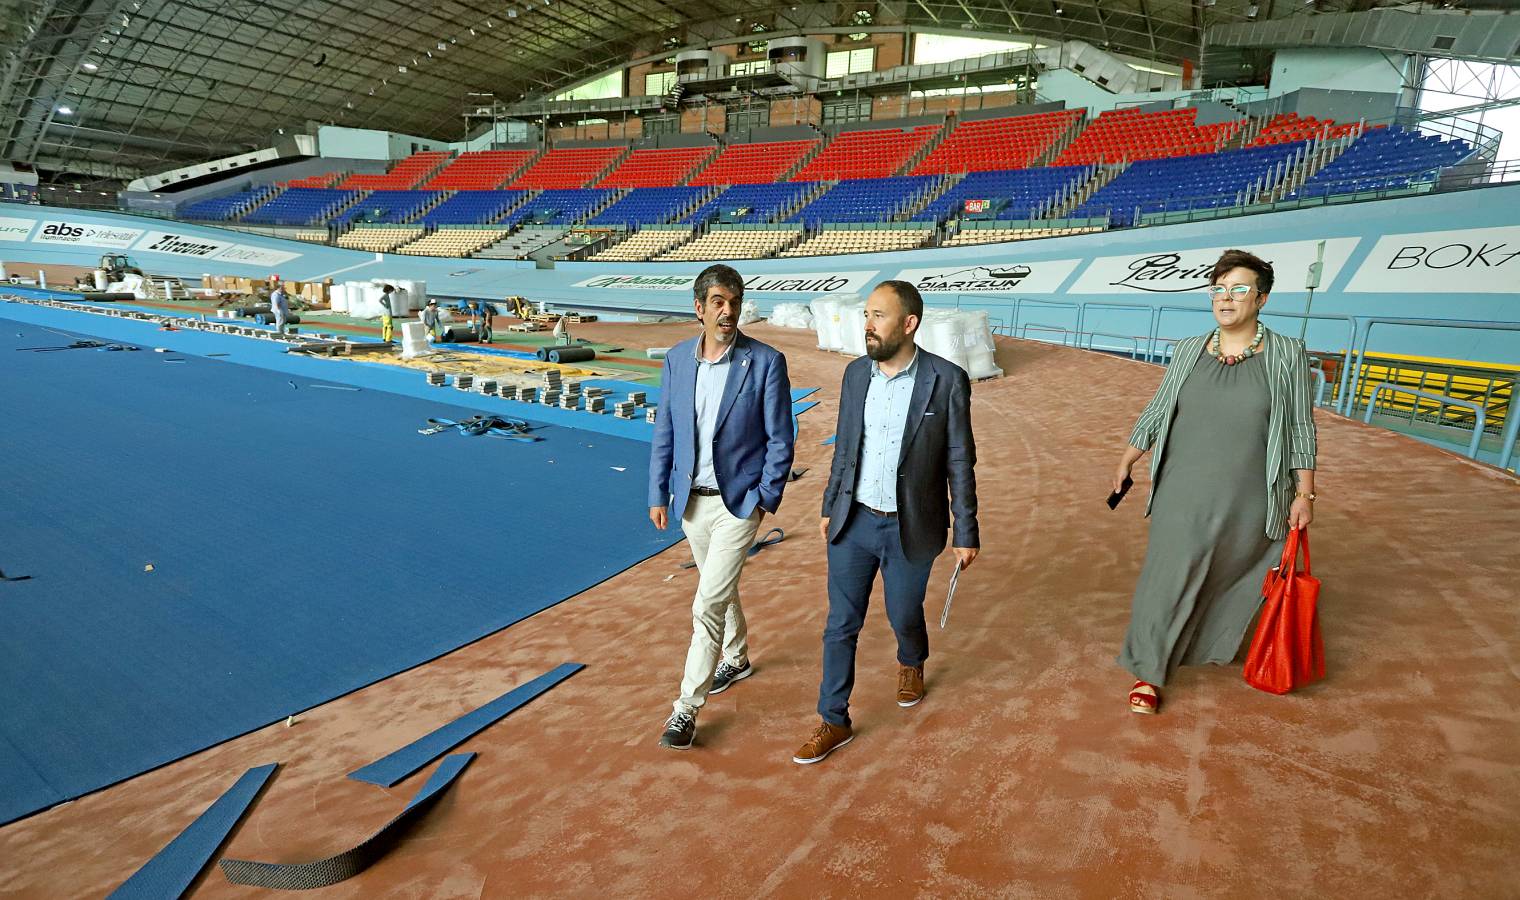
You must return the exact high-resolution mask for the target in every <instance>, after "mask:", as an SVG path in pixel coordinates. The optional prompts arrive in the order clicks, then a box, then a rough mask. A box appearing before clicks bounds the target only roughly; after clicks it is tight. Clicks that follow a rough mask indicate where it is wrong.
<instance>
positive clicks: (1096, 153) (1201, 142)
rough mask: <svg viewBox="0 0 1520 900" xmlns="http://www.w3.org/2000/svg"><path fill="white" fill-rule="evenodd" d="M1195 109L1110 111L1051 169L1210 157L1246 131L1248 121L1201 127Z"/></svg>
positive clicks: (1127, 108) (1083, 134)
mask: <svg viewBox="0 0 1520 900" xmlns="http://www.w3.org/2000/svg"><path fill="white" fill-rule="evenodd" d="M1197 118H1198V109H1197V107H1192V106H1188V107H1183V108H1182V109H1167V110H1161V111H1160V112H1141V111H1140V110H1138V109H1137V108H1135V107H1125V108H1123V109H1111V110H1107V111H1105V112H1103V113H1101V114H1100V115H1099V116H1098V117H1097V118H1096V119H1094V120H1093V121H1092V123H1091V124H1089V125H1088V126H1087V128H1085V129H1083V131H1082V133H1081V134H1079V135H1077V139H1076V140H1075V141H1072V143H1071V146H1069V147H1067V148H1066V149H1065V150H1063V151H1061V154H1060V155H1059V156H1057V157H1056V159H1055V161H1054V162H1053V163H1052V164H1053V165H1057V166H1081V165H1087V164H1089V163H1117V162H1128V161H1131V160H1137V159H1158V158H1161V157H1167V156H1197V155H1198V154H1201V153H1212V152H1214V151H1216V150H1218V149H1219V148H1221V147H1223V146H1224V144H1225V143H1226V142H1227V141H1229V139H1230V138H1232V137H1234V135H1235V133H1236V132H1238V131H1240V129H1241V128H1242V127H1244V126H1245V123H1246V120H1245V119H1244V118H1241V119H1238V120H1235V121H1231V122H1220V123H1218V124H1216V125H1198V124H1196V120H1197Z"/></svg>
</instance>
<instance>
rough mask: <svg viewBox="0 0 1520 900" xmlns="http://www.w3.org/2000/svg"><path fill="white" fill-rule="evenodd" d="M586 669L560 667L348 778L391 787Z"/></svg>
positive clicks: (571, 664) (572, 665)
mask: <svg viewBox="0 0 1520 900" xmlns="http://www.w3.org/2000/svg"><path fill="white" fill-rule="evenodd" d="M584 668H586V666H585V665H584V664H583V663H565V664H563V665H560V666H556V667H555V668H553V669H550V670H549V671H547V672H545V673H544V674H542V675H540V676H538V677H537V678H535V679H533V680H532V681H530V682H528V683H527V684H523V685H520V686H518V687H515V688H513V689H512V690H510V691H507V692H506V693H505V694H502V695H501V696H500V697H497V698H496V699H495V700H492V701H491V702H490V703H487V704H486V705H485V706H482V707H480V708H479V709H476V710H473V711H472V712H468V713H465V714H464V715H463V716H460V717H459V718H457V719H455V720H454V721H452V722H450V723H449V724H447V725H445V726H443V727H442V728H439V729H437V730H435V731H432V732H430V733H428V734H425V735H423V736H422V737H420V738H418V739H417V740H415V741H412V742H411V743H410V744H407V745H406V746H405V747H402V748H401V749H399V750H397V751H395V752H393V753H391V754H389V755H387V756H384V757H382V758H380V759H377V760H375V761H374V762H372V763H370V764H369V765H367V766H365V767H364V768H362V769H355V770H354V771H352V772H349V773H348V777H349V778H352V779H354V780H356V781H366V782H369V783H370V784H378V785H380V786H381V787H391V786H393V785H394V784H396V783H397V782H398V781H401V780H402V779H403V778H406V777H407V776H408V775H410V774H412V773H413V772H415V771H417V770H418V769H420V768H422V767H423V766H425V765H427V764H428V763H430V762H432V761H433V760H435V759H437V758H438V757H440V756H442V755H443V754H445V753H447V752H449V751H450V750H452V749H454V748H455V747H457V746H459V745H460V744H462V743H464V742H465V741H467V740H469V739H470V738H471V737H473V736H474V735H475V734H476V733H478V732H480V731H482V730H483V729H485V728H486V727H487V726H489V725H491V724H493V723H495V722H497V721H498V720H500V719H502V718H505V717H506V716H507V715H508V714H509V713H511V712H512V711H513V710H516V709H517V708H518V707H521V706H523V705H525V704H527V703H528V701H530V700H532V699H534V698H535V697H537V696H538V695H540V694H542V693H544V692H545V691H547V690H549V688H552V687H554V686H555V685H556V684H559V683H560V682H561V681H564V680H565V679H566V678H569V677H570V676H571V675H574V674H575V673H576V672H579V671H580V670H581V669H584Z"/></svg>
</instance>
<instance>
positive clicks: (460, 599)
mask: <svg viewBox="0 0 1520 900" xmlns="http://www.w3.org/2000/svg"><path fill="white" fill-rule="evenodd" d="M76 336H78V335H58V334H54V333H50V332H48V331H45V330H44V329H42V328H39V327H36V326H32V325H22V324H17V323H16V322H14V321H10V320H5V319H0V458H3V459H4V460H5V464H6V473H5V486H4V490H3V495H4V507H5V508H4V515H0V571H4V572H5V573H6V574H7V575H8V576H22V575H30V576H32V577H31V579H30V580H27V581H17V582H11V581H6V582H0V698H4V699H3V712H0V824H4V823H5V822H9V821H11V820H14V819H17V818H19V817H21V816H25V815H27V814H29V813H32V812H35V811H37V810H39V809H44V808H46V807H48V806H51V805H53V804H56V803H59V802H62V801H64V800H69V799H72V798H74V797H78V796H80V795H81V794H85V793H87V792H89V791H92V790H96V789H98V788H101V787H105V786H106V785H109V784H112V783H114V782H117V781H120V780H122V779H125V778H130V777H131V776H133V775H136V774H138V773H141V772H145V771H147V770H149V769H152V768H155V767H157V766H161V765H163V764H165V763H168V762H171V761H173V760H176V759H179V758H181V757H183V756H186V755H188V754H190V753H194V752H196V751H197V750H201V749H204V748H206V747H209V746H212V745H214V744H217V743H219V742H221V741H225V740H227V739H229V738H232V737H235V736H237V735H239V734H243V733H246V732H248V731H251V730H254V729H257V728H260V727H263V726H265V725H268V724H271V723H274V722H278V721H280V720H282V719H284V718H285V717H286V716H288V715H291V714H293V713H298V712H300V711H302V710H305V709H309V708H311V707H313V706H316V705H318V704H321V703H324V702H326V701H328V700H331V699H333V698H335V697H338V696H341V695H343V694H345V693H348V692H349V691H352V690H355V689H357V688H359V687H362V686H364V685H366V684H370V683H373V682H375V681H377V680H379V679H382V678H385V677H387V676H389V675H392V674H395V673H396V672H400V671H404V670H406V669H408V668H411V667H412V666H416V665H419V664H421V663H424V662H426V661H428V660H430V659H434V658H436V657H437V656H439V655H441V654H444V653H447V652H449V651H451V650H454V649H456V648H458V647H460V646H462V645H464V644H467V643H469V642H471V641H474V640H477V639H479V638H481V637H484V636H485V635H488V634H491V633H493V632H495V631H498V630H500V629H502V628H505V627H507V626H509V625H511V624H512V623H514V622H517V621H520V620H522V619H524V618H526V617H528V616H531V615H533V614H534V613H536V612H538V611H540V610H542V609H545V608H547V607H549V606H552V605H554V604H556V603H559V602H560V601H562V600H564V599H565V598H567V597H570V596H573V595H574V594H576V593H579V592H580V591H583V590H585V589H587V588H589V587H591V586H593V585H595V584H597V583H599V582H601V581H603V580H605V579H606V578H609V577H611V576H613V575H615V574H617V573H618V572H621V571H623V570H624V569H626V568H628V567H629V566H631V565H634V564H636V563H638V562H640V561H642V560H644V559H646V558H648V557H649V556H651V555H653V554H655V553H657V552H659V551H661V550H663V549H665V548H666V547H668V546H670V545H671V544H673V543H676V542H677V541H678V540H680V538H681V535H680V534H679V532H677V531H675V530H671V531H668V532H660V531H656V530H655V529H654V527H653V526H651V525H650V524H649V520H648V515H649V511H648V509H647V504H646V497H645V491H646V489H647V484H648V475H647V467H648V459H649V447H648V445H647V444H645V443H643V442H641V441H637V440H629V439H626V438H619V437H614V436H611V435H606V434H592V433H587V432H583V431H578V430H575V429H571V428H564V427H558V426H553V425H544V426H541V427H539V428H538V429H537V430H536V431H535V433H536V434H538V435H541V436H542V437H543V440H542V441H539V442H537V443H530V444H524V443H516V442H513V441H505V440H500V439H497V438H492V437H467V436H464V435H461V434H458V433H456V432H448V433H445V434H439V435H433V436H430V437H429V436H423V435H420V434H418V433H417V429H418V428H420V427H422V425H423V424H424V423H425V422H426V420H427V419H428V418H429V417H440V418H448V419H454V420H458V419H462V418H466V417H467V416H469V415H471V414H473V413H475V412H477V411H478V410H476V409H465V408H462V407H458V406H451V405H448V404H450V403H454V402H467V403H468V402H471V401H470V398H468V397H467V396H466V395H463V394H460V393H459V392H457V391H453V390H436V389H434V390H435V393H434V394H433V395H432V396H436V397H437V398H438V399H437V401H436V402H425V401H423V400H420V399H416V398H413V397H406V396H398V395H395V394H390V393H386V392H383V391H376V390H370V389H366V390H363V391H344V390H314V389H311V385H312V384H314V383H317V382H315V381H313V380H312V379H310V378H307V377H303V376H300V375H295V374H292V373H289V372H284V371H278V372H276V371H269V370H266V369H261V368H257V367H254V366H247V365H239V364H235V363H232V362H228V361H226V360H219V359H206V358H202V357H194V356H187V357H184V358H185V362H182V363H176V364H172V365H171V364H168V363H166V362H165V361H164V359H165V357H166V356H168V354H162V353H154V352H152V351H151V350H143V351H140V352H100V351H98V350H93V349H82V350H60V351H56V352H25V351H18V350H17V349H16V348H18V347H35V346H57V345H67V344H69V343H70V342H71V340H72V339H73V337H76ZM318 371H320V372H323V373H327V372H337V371H341V367H338V366H336V365H334V366H332V367H329V368H327V369H319V370H318ZM322 380H323V381H327V380H328V379H322ZM593 418H594V417H593ZM524 557H535V558H540V559H544V560H553V559H556V558H564V559H568V560H570V561H571V562H570V563H568V564H559V565H557V564H549V563H548V562H545V563H543V564H533V565H519V560H521V559H523V558H524Z"/></svg>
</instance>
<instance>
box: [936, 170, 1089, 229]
mask: <svg viewBox="0 0 1520 900" xmlns="http://www.w3.org/2000/svg"><path fill="white" fill-rule="evenodd" d="M1091 176H1092V169H1091V167H1088V166H1051V167H1048V168H1047V167H1042V168H1036V169H1016V170H1013V171H1006V172H972V173H971V174H969V175H967V176H966V177H965V178H962V179H961V180H960V181H959V182H958V183H957V184H955V185H954V186H953V187H951V188H950V189H949V190H947V191H945V192H944V193H943V194H941V195H940V196H938V197H936V198H934V199H933V200H931V201H929V203H928V204H926V205H925V206H924V208H923V209H921V210H919V211H918V212H917V213H915V214H914V215H913V220H914V221H916V222H932V221H936V220H943V219H947V218H956V217H959V216H961V215H967V214H969V215H973V216H977V217H980V218H989V219H991V218H1007V219H1026V218H1030V217H1033V216H1038V215H1040V214H1042V213H1043V212H1044V211H1045V210H1047V209H1050V208H1051V207H1053V206H1054V205H1055V204H1056V203H1057V202H1059V201H1060V200H1062V199H1064V198H1065V197H1067V196H1068V195H1069V194H1070V193H1071V192H1072V191H1074V190H1076V188H1077V186H1078V185H1080V184H1081V183H1082V182H1084V181H1086V180H1087V179H1088V178H1090V177H1091ZM967 203H972V204H975V205H979V206H981V207H982V208H981V209H977V210H968V209H967V208H966V204H967Z"/></svg>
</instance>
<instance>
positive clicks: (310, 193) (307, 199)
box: [243, 188, 362, 225]
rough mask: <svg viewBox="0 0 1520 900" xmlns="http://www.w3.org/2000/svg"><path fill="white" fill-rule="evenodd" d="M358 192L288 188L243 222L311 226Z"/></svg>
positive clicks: (340, 206)
mask: <svg viewBox="0 0 1520 900" xmlns="http://www.w3.org/2000/svg"><path fill="white" fill-rule="evenodd" d="M360 193H362V192H361V191H340V190H337V189H335V188H288V189H286V191H285V193H283V194H281V195H280V196H278V197H276V198H274V199H273V200H271V201H269V202H268V203H266V204H264V205H263V206H261V207H259V208H258V209H256V210H254V211H253V212H251V213H249V214H248V215H246V216H244V217H243V221H244V222H251V223H254V224H258V225H315V224H318V223H320V222H323V221H325V220H326V219H327V217H328V216H330V215H332V214H333V213H334V212H335V211H336V210H338V209H340V208H342V207H343V206H344V205H345V204H347V203H350V202H351V201H353V199H354V198H355V197H357V196H359V194H360Z"/></svg>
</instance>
